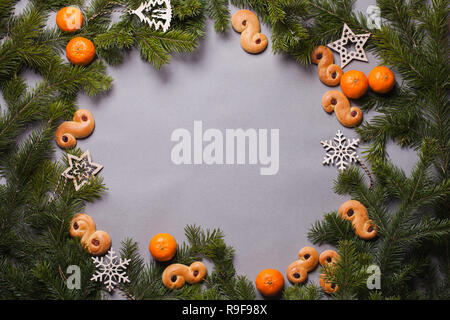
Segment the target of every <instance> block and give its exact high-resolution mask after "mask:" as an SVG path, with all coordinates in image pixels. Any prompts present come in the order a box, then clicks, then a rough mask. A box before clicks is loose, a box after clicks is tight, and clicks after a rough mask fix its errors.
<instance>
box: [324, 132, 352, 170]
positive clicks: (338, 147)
mask: <svg viewBox="0 0 450 320" xmlns="http://www.w3.org/2000/svg"><path fill="white" fill-rule="evenodd" d="M333 140H334V141H335V142H333ZM333 140H329V141H326V140H325V141H320V143H321V144H322V146H323V148H324V149H325V151H326V152H327V154H326V155H325V158H324V160H323V162H322V163H323V164H327V165H329V164H335V165H337V166H338V169H339V170H342V171H344V170H345V169H347V166H348V165H349V164H351V163H352V162H355V163H359V162H360V160H359V157H358V155H357V154H356V148H357V147H358V143H359V139H353V141H350V139H348V140H346V138H345V136H344V135H343V134H342V132H341V130H338V132H337V134H336V136H335V137H334V139H333Z"/></svg>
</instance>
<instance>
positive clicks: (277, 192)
mask: <svg viewBox="0 0 450 320" xmlns="http://www.w3.org/2000/svg"><path fill="white" fill-rule="evenodd" d="M374 3H375V1H371V0H364V1H362V0H360V1H358V2H357V5H356V9H357V10H361V11H363V12H365V11H366V8H367V6H368V5H369V4H374ZM232 11H233V12H234V11H236V9H234V8H233V9H232ZM49 21H50V23H53V21H54V16H51V17H50V20H49ZM262 32H263V33H265V34H266V35H267V36H269V37H270V30H269V29H268V28H267V27H266V26H262ZM239 38H240V36H239V34H237V33H235V32H234V31H232V30H231V29H230V30H229V31H228V33H227V35H225V36H223V35H220V34H217V33H215V32H214V29H213V26H212V23H211V22H209V23H208V28H207V36H206V38H205V39H203V40H202V41H201V42H200V45H199V48H198V49H197V50H196V51H195V53H193V54H190V55H183V56H175V57H174V58H173V60H172V62H171V63H170V65H168V66H165V67H164V68H163V69H162V70H161V71H156V70H155V69H153V68H152V67H151V66H150V65H149V64H147V63H145V62H143V61H141V59H140V56H139V53H138V52H137V51H136V50H133V51H132V52H131V53H130V54H129V55H127V57H126V61H125V62H124V63H123V64H122V65H121V66H119V67H114V68H112V67H109V68H108V72H109V74H110V75H111V76H112V77H113V78H114V83H113V89H112V90H111V91H110V92H109V93H108V94H107V95H105V96H102V97H99V98H95V99H91V98H89V97H87V96H84V95H80V97H79V99H78V102H79V105H80V107H82V108H87V109H89V110H91V112H92V113H93V115H94V117H95V121H96V129H95V131H94V133H93V134H92V135H91V136H90V137H89V138H87V139H84V140H79V142H78V146H79V147H80V148H82V149H83V150H86V149H89V150H90V151H91V155H92V158H93V161H95V162H98V163H101V164H102V165H104V169H103V171H102V172H101V174H102V175H103V177H104V181H105V183H106V186H107V187H108V188H109V191H108V193H107V194H106V195H105V196H104V197H103V198H102V200H100V201H97V202H96V203H94V204H89V205H88V206H87V207H86V211H85V212H86V213H87V214H89V215H91V216H92V217H93V218H94V219H95V222H96V224H97V228H98V229H101V230H105V231H107V232H108V233H109V234H110V235H111V237H112V241H113V247H115V248H116V249H119V247H120V243H121V241H122V240H124V239H125V238H127V237H131V238H133V239H134V240H136V241H137V242H138V244H139V246H140V250H141V252H142V254H143V256H144V257H145V259H146V261H150V259H151V255H150V253H149V251H148V249H147V248H148V244H149V241H150V239H151V238H152V237H153V236H154V235H155V234H156V233H159V232H168V233H170V234H172V235H174V236H175V238H176V240H177V242H178V243H181V242H183V241H185V240H186V239H185V236H184V231H183V228H184V227H185V225H186V224H198V225H200V226H202V227H205V228H220V229H222V230H223V231H224V233H225V235H226V239H225V240H226V242H227V243H228V244H229V245H232V246H233V247H234V248H235V250H236V258H235V266H236V269H237V272H238V273H239V274H244V275H247V276H248V277H249V279H251V280H254V279H255V278H256V275H257V274H258V272H259V271H260V270H262V269H264V268H276V269H278V270H280V271H281V272H282V273H283V274H284V273H285V270H286V268H287V266H288V265H289V264H290V263H291V262H292V261H294V260H296V259H297V252H298V251H299V250H300V249H301V248H302V247H304V246H306V245H311V244H310V243H309V241H308V240H307V232H308V231H309V229H310V227H311V224H312V223H314V222H315V221H316V220H319V219H321V218H322V216H323V215H324V213H327V212H330V211H333V210H337V209H338V207H339V206H340V204H341V203H342V202H343V201H345V200H348V199H349V198H348V197H341V196H338V195H336V194H334V192H333V191H332V186H333V180H334V179H335V178H336V176H337V174H338V170H337V169H336V167H328V166H323V165H322V160H323V157H324V154H325V153H324V150H323V148H322V146H321V145H320V141H321V140H324V139H331V138H332V137H333V136H334V135H335V134H336V132H337V130H338V129H340V130H341V131H342V132H343V133H344V134H345V135H346V136H347V138H353V137H354V138H356V137H357V136H356V133H355V132H354V131H353V130H352V129H346V128H344V127H342V126H341V125H340V124H339V122H338V121H337V120H336V117H335V115H334V114H332V115H328V114H327V113H326V112H324V111H323V109H322V107H321V105H320V102H321V97H322V95H323V94H324V93H325V92H326V91H328V90H330V88H328V87H326V86H325V85H323V84H322V83H321V82H320V80H319V79H318V76H317V67H316V66H314V65H313V66H311V67H308V68H305V67H303V66H301V65H299V64H297V63H295V62H294V61H293V60H292V59H290V58H287V57H284V56H281V55H273V53H272V51H271V46H270V43H269V47H268V49H267V50H266V51H265V52H264V53H262V54H259V55H249V54H247V53H245V52H244V51H243V50H242V49H241V47H240V43H239ZM368 57H369V63H363V62H357V61H356V62H355V61H353V62H352V63H351V64H350V65H348V66H347V67H346V68H345V71H348V70H351V69H357V70H361V71H363V72H365V73H366V75H368V73H369V71H370V70H371V69H372V68H373V67H375V66H376V65H377V61H376V59H375V58H374V57H373V56H371V55H370V54H369V55H368ZM335 59H336V61H337V63H339V56H338V55H337V54H335ZM28 79H29V80H30V83H33V82H34V81H37V80H38V79H39V77H38V76H36V75H34V74H31V73H30V74H28ZM373 114H374V113H373V112H371V113H369V114H365V119H370V117H372V116H373ZM194 120H202V121H203V127H204V130H205V129H207V128H217V129H220V130H222V131H224V130H225V129H227V128H229V129H234V128H243V129H247V128H256V129H258V128H264V129H272V128H277V129H280V170H279V172H278V174H277V175H274V176H261V175H260V174H259V167H260V166H259V165H239V166H238V165H213V166H207V165H195V166H194V165H181V166H176V165H174V164H173V163H172V161H171V159H170V153H171V149H172V147H173V146H174V144H175V143H174V142H171V141H170V136H171V133H172V131H173V130H174V129H177V128H187V129H188V130H190V131H191V132H192V130H193V122H194ZM362 151H363V146H361V147H360V148H359V149H358V153H359V154H361V152H362ZM388 151H389V154H390V156H391V159H392V160H393V161H394V162H395V163H396V164H397V165H400V166H401V167H402V168H404V169H405V170H406V171H407V172H409V171H410V169H411V167H412V166H413V164H414V162H415V161H416V159H417V156H416V155H415V152H412V151H408V150H400V149H399V148H398V147H396V146H395V145H393V144H391V145H389V147H388ZM60 154H62V153H61V152H59V154H58V156H59V155H60ZM317 249H318V250H319V252H320V251H321V250H323V249H325V247H323V248H317ZM318 277H319V272H318V270H316V271H314V272H312V273H311V274H310V275H309V279H310V280H311V281H313V282H315V283H318ZM285 280H286V281H287V279H285ZM286 285H290V284H288V283H287V282H286ZM258 297H259V298H261V296H259V295H258Z"/></svg>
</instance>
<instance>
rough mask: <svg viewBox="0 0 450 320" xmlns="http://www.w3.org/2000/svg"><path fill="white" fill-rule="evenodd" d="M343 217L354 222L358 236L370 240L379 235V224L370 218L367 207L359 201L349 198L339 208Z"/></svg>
mask: <svg viewBox="0 0 450 320" xmlns="http://www.w3.org/2000/svg"><path fill="white" fill-rule="evenodd" d="M338 214H339V216H340V217H341V218H343V219H346V220H349V221H351V222H352V226H353V229H355V232H356V234H357V235H358V237H360V238H361V239H364V240H370V239H372V238H373V237H375V236H376V235H377V226H376V225H375V223H374V222H373V221H372V220H370V219H369V214H368V213H367V209H366V207H365V206H364V205H363V204H362V203H361V202H359V201H356V200H348V201H346V202H344V203H343V204H342V205H341V207H340V208H339V210H338Z"/></svg>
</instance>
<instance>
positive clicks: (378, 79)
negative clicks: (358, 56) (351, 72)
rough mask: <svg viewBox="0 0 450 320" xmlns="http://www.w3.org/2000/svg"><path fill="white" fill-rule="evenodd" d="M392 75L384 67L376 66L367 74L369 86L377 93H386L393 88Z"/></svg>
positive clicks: (393, 79)
mask: <svg viewBox="0 0 450 320" xmlns="http://www.w3.org/2000/svg"><path fill="white" fill-rule="evenodd" d="M394 85H395V76H394V73H393V72H392V71H391V70H389V69H388V68H386V67H383V66H378V67H376V68H373V69H372V71H370V73H369V86H370V88H371V89H372V90H373V91H375V92H377V93H388V92H389V91H391V90H392V89H393V88H394Z"/></svg>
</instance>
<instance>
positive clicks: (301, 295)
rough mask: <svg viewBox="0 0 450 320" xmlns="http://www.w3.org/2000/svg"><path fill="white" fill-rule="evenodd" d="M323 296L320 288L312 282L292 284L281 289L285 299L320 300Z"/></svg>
mask: <svg viewBox="0 0 450 320" xmlns="http://www.w3.org/2000/svg"><path fill="white" fill-rule="evenodd" d="M322 297H323V293H322V290H321V288H320V287H319V286H317V285H315V284H313V283H307V284H305V285H298V284H296V285H294V286H292V287H289V288H286V289H284V290H283V299H285V300H320V299H321V298H322Z"/></svg>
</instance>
